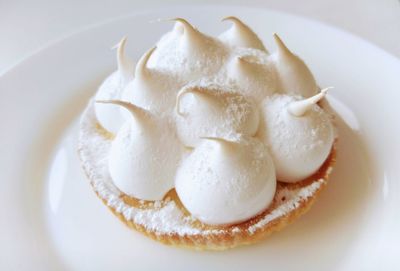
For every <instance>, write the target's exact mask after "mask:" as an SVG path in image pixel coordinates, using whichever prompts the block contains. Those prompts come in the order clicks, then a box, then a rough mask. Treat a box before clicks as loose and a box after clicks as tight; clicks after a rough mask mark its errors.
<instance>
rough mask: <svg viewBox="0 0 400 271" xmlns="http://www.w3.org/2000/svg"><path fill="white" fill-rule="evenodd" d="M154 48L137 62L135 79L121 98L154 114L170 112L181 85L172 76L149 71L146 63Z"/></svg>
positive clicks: (152, 70)
mask: <svg viewBox="0 0 400 271" xmlns="http://www.w3.org/2000/svg"><path fill="white" fill-rule="evenodd" d="M155 50H156V47H153V48H152V49H150V50H149V51H147V52H146V53H145V54H144V55H143V56H142V57H141V58H140V60H139V61H138V63H137V65H136V69H135V78H134V79H133V80H132V81H131V82H130V83H129V84H128V85H127V86H126V87H125V90H124V95H123V98H124V100H126V101H129V102H131V103H133V104H135V105H137V106H139V107H142V108H144V109H146V110H149V111H151V112H152V113H155V114H162V115H165V114H167V113H170V112H172V110H173V108H174V106H175V96H176V93H177V92H178V90H179V89H180V87H181V85H182V83H181V82H180V79H179V78H178V77H176V76H174V75H173V74H166V73H165V72H162V71H160V70H155V69H149V68H148V67H147V63H148V60H149V58H150V57H151V55H152V54H153V52H154V51H155Z"/></svg>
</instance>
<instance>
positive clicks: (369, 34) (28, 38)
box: [0, 0, 400, 74]
mask: <svg viewBox="0 0 400 271" xmlns="http://www.w3.org/2000/svg"><path fill="white" fill-rule="evenodd" d="M182 3H183V4H199V3H200V4H201V3H205V4H212V3H218V4H228V3H229V4H236V5H247V6H256V7H263V8H271V9H276V10H281V11H285V12H289V13H293V14H297V15H301V16H305V17H309V18H313V19H316V20H319V21H322V22H325V23H328V24H331V25H334V26H337V27H339V28H342V29H344V30H347V31H349V32H352V33H353V34H356V35H358V36H360V37H362V38H364V39H366V40H369V41H370V42H372V43H374V44H376V45H377V46H379V47H381V48H383V49H384V50H386V51H388V52H389V53H391V54H393V55H395V56H397V57H399V58H400V1H399V0H280V1H276V0H275V1H274V0H247V1H243V0H242V1H239V0H233V1H227V0H219V1H218V0H214V1H213V0H192V1H183V0H170V1H162V0H87V1H78V0H70V1H52V0H37V1H29V0H25V1H22V0H15V1H11V0H0V74H1V73H2V72H5V71H6V70H7V69H9V68H10V67H12V66H13V65H15V64H17V63H18V62H20V61H21V60H23V59H24V58H25V57H27V56H29V55H31V54H32V53H34V52H35V51H37V50H39V49H40V48H42V47H43V46H46V45H47V44H49V43H51V42H52V41H54V40H57V39H60V38H62V37H65V36H67V35H69V34H71V33H74V32H76V31H79V29H81V28H82V27H85V26H88V25H91V24H95V23H98V22H101V21H105V20H108V19H111V18H114V17H118V16H122V15H127V14H129V13H133V12H135V11H136V10H138V9H142V8H151V7H156V6H170V5H179V4H182ZM227 15H228V14H227ZM182 16H184V14H182Z"/></svg>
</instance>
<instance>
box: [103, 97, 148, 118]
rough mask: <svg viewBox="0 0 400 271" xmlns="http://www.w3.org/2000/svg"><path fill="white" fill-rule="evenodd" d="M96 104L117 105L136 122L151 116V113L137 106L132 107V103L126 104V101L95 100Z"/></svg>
mask: <svg viewBox="0 0 400 271" xmlns="http://www.w3.org/2000/svg"><path fill="white" fill-rule="evenodd" d="M96 103H103V104H113V105H119V106H122V107H123V108H125V109H126V110H128V111H129V112H130V113H131V115H132V117H133V118H135V119H136V120H137V119H139V120H143V119H146V118H149V117H150V116H151V113H150V112H149V111H148V110H146V109H144V108H141V107H139V106H137V105H134V104H133V103H130V102H126V101H121V100H97V101H96Z"/></svg>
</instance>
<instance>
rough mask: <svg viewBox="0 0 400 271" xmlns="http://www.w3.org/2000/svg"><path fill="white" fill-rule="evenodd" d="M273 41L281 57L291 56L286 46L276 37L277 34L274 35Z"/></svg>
mask: <svg viewBox="0 0 400 271" xmlns="http://www.w3.org/2000/svg"><path fill="white" fill-rule="evenodd" d="M273 36H274V40H275V43H276V46H277V47H278V52H279V53H280V54H281V55H287V56H289V55H293V53H292V52H291V51H290V50H289V49H288V48H287V46H286V45H285V43H283V41H282V39H281V38H280V37H279V36H278V34H277V33H274V35H273Z"/></svg>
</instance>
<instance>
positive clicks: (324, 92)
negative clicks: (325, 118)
mask: <svg viewBox="0 0 400 271" xmlns="http://www.w3.org/2000/svg"><path fill="white" fill-rule="evenodd" d="M334 88H335V87H326V88H323V89H321V93H323V94H326V93H327V92H328V90H330V89H334Z"/></svg>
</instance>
